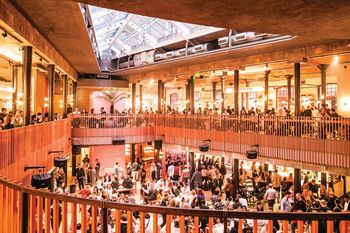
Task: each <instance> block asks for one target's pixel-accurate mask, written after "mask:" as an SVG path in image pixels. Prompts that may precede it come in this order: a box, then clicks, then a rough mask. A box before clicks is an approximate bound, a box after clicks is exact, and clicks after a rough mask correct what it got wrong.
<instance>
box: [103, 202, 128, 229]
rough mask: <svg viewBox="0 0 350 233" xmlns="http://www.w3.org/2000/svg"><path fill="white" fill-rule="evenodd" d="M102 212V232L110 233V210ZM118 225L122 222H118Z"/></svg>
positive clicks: (104, 209)
mask: <svg viewBox="0 0 350 233" xmlns="http://www.w3.org/2000/svg"><path fill="white" fill-rule="evenodd" d="M101 212H102V219H101V229H102V232H108V210H107V208H102V209H101ZM128 220H129V219H128ZM116 224H120V222H117V223H116Z"/></svg>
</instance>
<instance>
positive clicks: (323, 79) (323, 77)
mask: <svg viewBox="0 0 350 233" xmlns="http://www.w3.org/2000/svg"><path fill="white" fill-rule="evenodd" d="M317 67H318V68H319V69H320V71H321V104H322V106H325V104H326V99H327V94H326V85H327V80H326V79H327V72H326V71H327V67H328V66H327V65H325V64H320V65H318V66H317Z"/></svg>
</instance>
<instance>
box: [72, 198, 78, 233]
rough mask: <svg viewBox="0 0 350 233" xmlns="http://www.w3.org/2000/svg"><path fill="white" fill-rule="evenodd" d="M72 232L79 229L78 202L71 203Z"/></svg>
mask: <svg viewBox="0 0 350 233" xmlns="http://www.w3.org/2000/svg"><path fill="white" fill-rule="evenodd" d="M71 211H72V215H71V221H72V222H71V232H76V231H77V204H76V203H71Z"/></svg>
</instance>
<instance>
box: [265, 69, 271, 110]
mask: <svg viewBox="0 0 350 233" xmlns="http://www.w3.org/2000/svg"><path fill="white" fill-rule="evenodd" d="M270 73H271V71H270V70H265V74H264V111H265V113H267V112H268V111H269V75H270Z"/></svg>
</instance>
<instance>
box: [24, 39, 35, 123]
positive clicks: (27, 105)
mask: <svg viewBox="0 0 350 233" xmlns="http://www.w3.org/2000/svg"><path fill="white" fill-rule="evenodd" d="M32 55H33V47H31V46H24V47H23V62H22V63H23V68H22V75H23V81H24V95H23V97H24V101H23V112H24V124H25V125H30V117H31V103H32V98H31V94H32V93H31V92H32V88H31V80H32Z"/></svg>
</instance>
